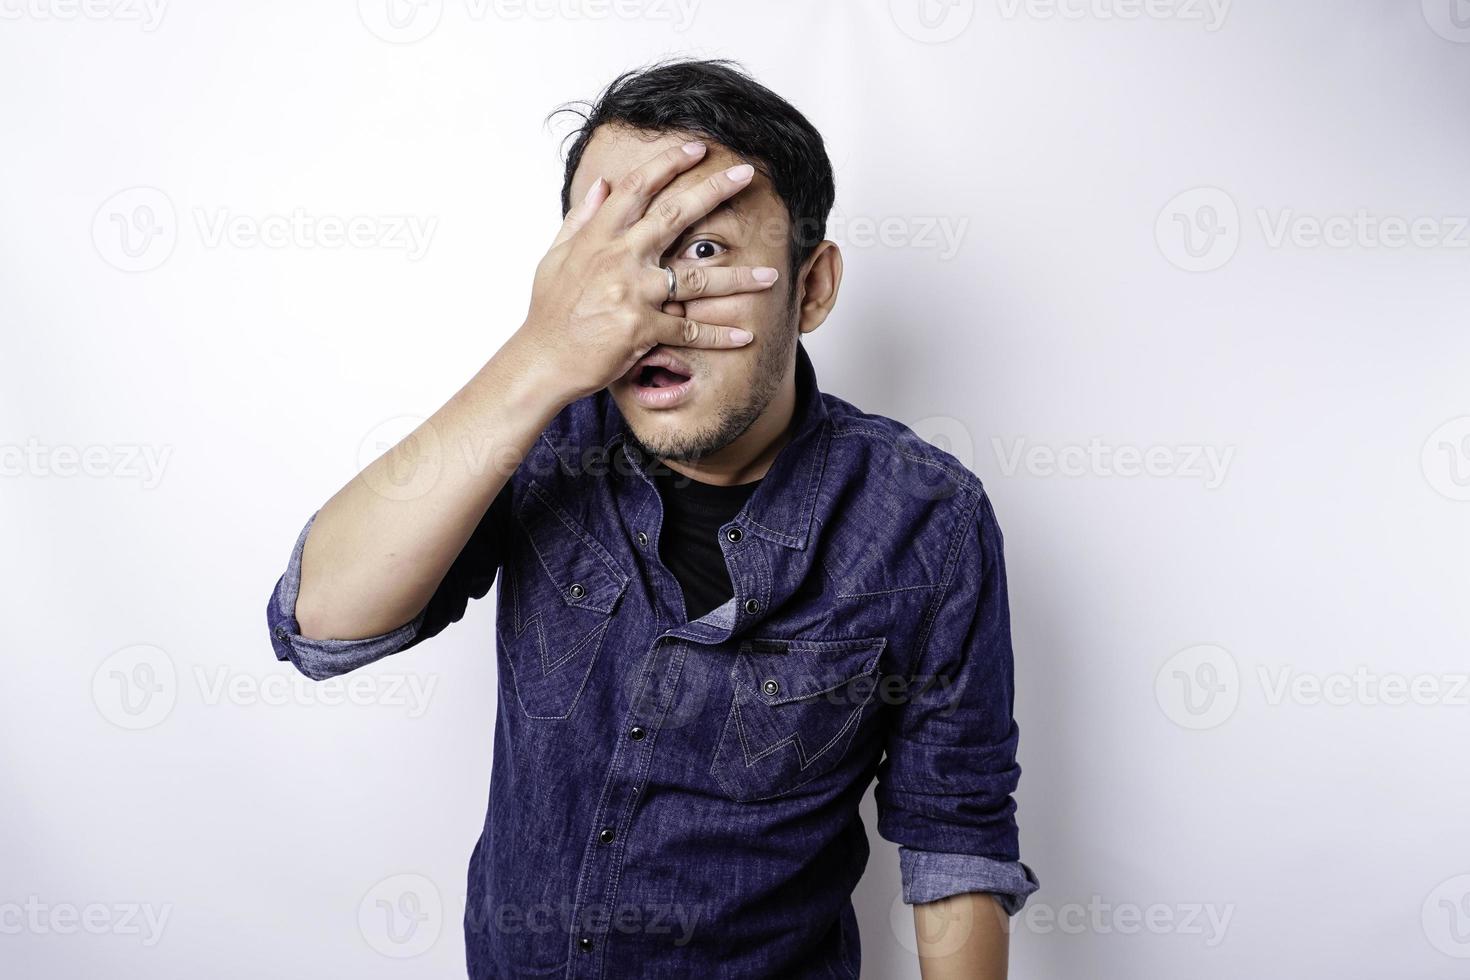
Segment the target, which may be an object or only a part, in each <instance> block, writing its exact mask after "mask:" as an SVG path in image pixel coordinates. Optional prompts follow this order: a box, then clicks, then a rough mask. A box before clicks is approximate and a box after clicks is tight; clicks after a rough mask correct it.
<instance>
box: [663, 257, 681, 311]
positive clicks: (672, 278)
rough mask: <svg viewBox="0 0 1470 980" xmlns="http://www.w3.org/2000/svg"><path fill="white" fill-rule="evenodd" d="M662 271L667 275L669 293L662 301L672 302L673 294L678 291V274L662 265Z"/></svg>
mask: <svg viewBox="0 0 1470 980" xmlns="http://www.w3.org/2000/svg"><path fill="white" fill-rule="evenodd" d="M664 272H665V274H667V275H668V277H669V295H668V298H667V299H665V300H664V302H665V303H672V302H673V301H674V294H675V293H676V292H678V291H679V276H678V275H677V274H676V273H675V272H674V270H673V269H670V268H669V267H668V266H664Z"/></svg>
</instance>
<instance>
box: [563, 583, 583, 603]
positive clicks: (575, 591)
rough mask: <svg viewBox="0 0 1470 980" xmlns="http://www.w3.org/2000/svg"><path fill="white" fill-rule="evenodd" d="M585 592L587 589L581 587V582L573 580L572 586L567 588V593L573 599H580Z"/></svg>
mask: <svg viewBox="0 0 1470 980" xmlns="http://www.w3.org/2000/svg"><path fill="white" fill-rule="evenodd" d="M586 594H587V590H586V589H584V588H582V583H580V582H573V583H572V587H571V588H570V589H567V595H569V596H571V597H572V598H573V599H580V598H582V597H583V596H584V595H586Z"/></svg>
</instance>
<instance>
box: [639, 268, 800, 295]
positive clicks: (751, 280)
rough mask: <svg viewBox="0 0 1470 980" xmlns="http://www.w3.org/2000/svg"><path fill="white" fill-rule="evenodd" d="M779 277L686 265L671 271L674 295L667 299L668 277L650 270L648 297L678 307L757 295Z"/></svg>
mask: <svg viewBox="0 0 1470 980" xmlns="http://www.w3.org/2000/svg"><path fill="white" fill-rule="evenodd" d="M780 277H781V273H780V272H779V271H777V270H776V269H772V268H771V267H769V266H748V265H741V266H729V267H727V266H720V265H689V266H685V267H684V268H682V269H675V270H674V295H673V298H672V299H670V297H669V275H668V273H667V272H665V271H664V270H663V269H650V270H648V273H647V278H648V297H649V299H650V300H651V301H653V302H655V303H668V302H680V303H682V302H685V301H687V300H691V299H699V298H701V297H707V296H734V295H736V294H738V293H758V292H760V291H762V290H765V289H770V288H771V286H772V285H773V284H774V283H775V282H776V280H777V279H779V278H780Z"/></svg>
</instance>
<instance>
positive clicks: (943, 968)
mask: <svg viewBox="0 0 1470 980" xmlns="http://www.w3.org/2000/svg"><path fill="white" fill-rule="evenodd" d="M1009 925H1010V918H1009V916H1007V914H1006V912H1005V910H1004V909H1002V908H1001V907H1000V903H999V902H997V901H996V900H995V898H994V897H992V896H990V895H986V894H983V893H980V892H967V893H965V894H963V895H951V896H950V897H948V898H941V899H939V901H937V902H928V903H926V904H924V905H915V906H914V935H915V936H916V937H917V939H918V948H919V975H920V976H922V977H923V978H924V980H1005V977H1006V970H1007V961H1008V957H1009V954H1010V935H1011V934H1010V929H1009Z"/></svg>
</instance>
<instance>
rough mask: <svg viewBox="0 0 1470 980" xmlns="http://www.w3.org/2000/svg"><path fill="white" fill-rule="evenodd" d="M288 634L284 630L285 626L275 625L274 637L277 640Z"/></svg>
mask: <svg viewBox="0 0 1470 980" xmlns="http://www.w3.org/2000/svg"><path fill="white" fill-rule="evenodd" d="M288 635H289V634H288V633H287V632H286V627H284V626H277V627H276V639H278V640H284V639H285V638H286V637H287V636H288Z"/></svg>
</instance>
